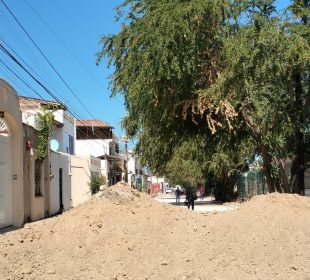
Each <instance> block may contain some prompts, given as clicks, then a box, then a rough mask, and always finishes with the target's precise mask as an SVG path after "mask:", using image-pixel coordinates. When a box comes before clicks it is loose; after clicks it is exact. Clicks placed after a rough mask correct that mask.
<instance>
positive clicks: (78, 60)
mask: <svg viewBox="0 0 310 280" xmlns="http://www.w3.org/2000/svg"><path fill="white" fill-rule="evenodd" d="M25 2H26V3H27V5H28V6H29V7H30V9H31V10H32V11H33V12H34V14H35V15H36V16H37V17H38V18H39V19H40V21H41V22H42V23H43V24H44V25H45V26H46V27H47V28H48V30H49V31H50V32H51V33H52V34H53V35H54V36H55V38H56V39H57V40H58V42H59V43H60V44H61V45H62V46H63V47H64V48H65V49H66V50H67V51H68V52H69V53H70V54H71V56H72V57H73V58H74V59H75V60H76V61H77V62H78V63H79V64H80V65H81V66H82V67H83V68H84V70H85V71H86V72H87V73H88V74H89V75H90V76H92V78H93V79H94V80H95V81H96V82H98V84H100V85H101V86H104V85H103V84H102V82H101V81H100V80H99V79H98V78H97V77H96V76H95V75H94V74H93V73H92V72H91V71H90V70H89V69H88V68H87V66H86V65H85V64H84V63H83V62H82V61H81V60H80V59H79V58H78V56H77V55H75V54H74V53H73V51H72V50H71V49H70V48H69V47H68V46H67V45H66V44H65V42H64V41H63V40H62V39H61V38H60V37H59V36H58V35H57V33H56V32H55V31H54V30H53V29H52V28H51V27H50V26H49V25H48V23H47V22H46V21H45V20H44V19H43V18H42V17H41V16H40V15H39V13H38V12H37V11H36V10H35V9H34V8H33V6H32V5H31V4H30V3H29V1H28V0H25Z"/></svg>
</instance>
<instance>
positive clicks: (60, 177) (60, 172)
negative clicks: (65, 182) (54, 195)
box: [59, 168, 64, 212]
mask: <svg viewBox="0 0 310 280" xmlns="http://www.w3.org/2000/svg"><path fill="white" fill-rule="evenodd" d="M63 210H64V205H63V200H62V168H59V212H62V211H63Z"/></svg>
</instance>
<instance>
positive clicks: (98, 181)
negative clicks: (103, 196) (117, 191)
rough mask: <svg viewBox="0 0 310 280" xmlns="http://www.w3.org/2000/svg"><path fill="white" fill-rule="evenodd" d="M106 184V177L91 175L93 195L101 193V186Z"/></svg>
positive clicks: (91, 191) (90, 184)
mask: <svg viewBox="0 0 310 280" xmlns="http://www.w3.org/2000/svg"><path fill="white" fill-rule="evenodd" d="M105 184H106V178H105V176H104V175H102V174H101V175H96V174H91V176H90V182H89V183H88V185H89V190H90V193H91V195H92V196H93V195H95V194H96V193H98V192H99V191H100V186H101V185H105Z"/></svg>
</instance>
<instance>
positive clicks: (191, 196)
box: [186, 187, 197, 210]
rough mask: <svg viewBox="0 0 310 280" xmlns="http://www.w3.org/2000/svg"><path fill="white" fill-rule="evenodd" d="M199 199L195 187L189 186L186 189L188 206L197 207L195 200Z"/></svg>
mask: <svg viewBox="0 0 310 280" xmlns="http://www.w3.org/2000/svg"><path fill="white" fill-rule="evenodd" d="M196 199H197V194H196V192H195V190H194V188H193V187H189V188H187V189H186V201H187V208H188V209H189V208H190V207H192V210H194V208H195V200H196Z"/></svg>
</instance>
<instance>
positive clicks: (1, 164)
mask: <svg viewBox="0 0 310 280" xmlns="http://www.w3.org/2000/svg"><path fill="white" fill-rule="evenodd" d="M0 155H1V157H0V227H5V226H9V225H12V150H11V137H10V136H9V135H8V134H7V135H3V134H1V133H0Z"/></svg>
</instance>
